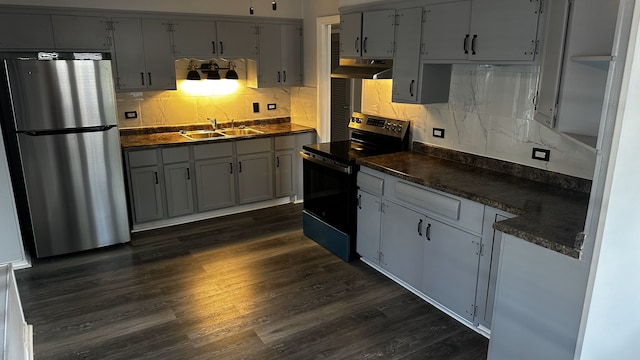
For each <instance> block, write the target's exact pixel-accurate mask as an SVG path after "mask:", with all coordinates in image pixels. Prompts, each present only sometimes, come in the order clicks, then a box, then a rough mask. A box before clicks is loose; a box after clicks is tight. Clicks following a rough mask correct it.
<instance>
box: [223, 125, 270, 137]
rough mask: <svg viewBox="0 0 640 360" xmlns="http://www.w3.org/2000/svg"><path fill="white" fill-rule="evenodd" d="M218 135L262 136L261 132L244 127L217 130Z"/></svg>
mask: <svg viewBox="0 0 640 360" xmlns="http://www.w3.org/2000/svg"><path fill="white" fill-rule="evenodd" d="M218 132H219V133H222V134H225V135H227V136H241V135H255V134H263V132H262V131H260V130H256V129H252V128H248V127H244V128H231V129H221V130H218Z"/></svg>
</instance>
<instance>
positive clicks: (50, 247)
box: [18, 128, 130, 257]
mask: <svg viewBox="0 0 640 360" xmlns="http://www.w3.org/2000/svg"><path fill="white" fill-rule="evenodd" d="M18 141H19V145H20V153H21V157H22V164H23V171H24V175H25V183H26V184H25V185H26V188H27V198H28V202H29V209H30V212H31V222H32V226H33V233H34V239H35V247H36V255H37V256H38V257H44V256H52V255H59V254H64V253H70V252H75V251H80V250H86V249H91V248H96V247H101V246H106V245H111V244H115V243H123V242H127V241H129V239H130V234H129V223H128V216H127V205H126V200H125V187H124V178H123V172H122V160H121V156H120V140H119V133H118V129H117V128H112V129H110V130H107V131H96V132H84V133H67V134H55V135H43V136H33V135H29V134H26V133H22V134H18Z"/></svg>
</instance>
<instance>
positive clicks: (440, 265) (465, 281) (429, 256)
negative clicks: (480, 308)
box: [422, 218, 480, 321]
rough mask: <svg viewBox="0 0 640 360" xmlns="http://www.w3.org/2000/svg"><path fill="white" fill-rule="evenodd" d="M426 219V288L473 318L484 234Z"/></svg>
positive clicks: (426, 290) (430, 294)
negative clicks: (477, 234) (476, 233)
mask: <svg viewBox="0 0 640 360" xmlns="http://www.w3.org/2000/svg"><path fill="white" fill-rule="evenodd" d="M426 221H427V224H426V230H425V234H424V235H425V236H424V237H423V239H425V240H426V241H424V247H423V251H424V264H423V266H424V267H423V274H422V291H423V292H424V293H425V294H426V295H427V296H429V297H430V298H432V299H434V300H436V301H437V302H439V303H440V304H442V305H444V306H445V307H447V308H448V309H450V310H451V311H453V312H455V313H456V314H458V315H460V316H462V317H464V318H465V319H467V320H469V321H472V320H473V315H474V306H475V294H476V283H477V278H478V261H479V255H480V254H479V250H480V238H479V237H477V236H474V235H471V234H469V233H466V232H464V231H461V230H458V229H456V228H454V227H451V226H449V225H445V224H443V223H441V222H439V221H436V220H433V219H431V218H427V219H426Z"/></svg>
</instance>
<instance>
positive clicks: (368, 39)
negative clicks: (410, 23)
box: [362, 10, 396, 59]
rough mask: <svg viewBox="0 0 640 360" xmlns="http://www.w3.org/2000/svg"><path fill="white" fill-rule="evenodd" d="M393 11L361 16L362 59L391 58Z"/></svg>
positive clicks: (370, 12)
mask: <svg viewBox="0 0 640 360" xmlns="http://www.w3.org/2000/svg"><path fill="white" fill-rule="evenodd" d="M395 15H396V12H395V10H380V11H367V12H365V13H363V14H362V57H365V58H386V59H388V58H391V57H393V40H394V34H395V33H394V30H395V25H396V21H395Z"/></svg>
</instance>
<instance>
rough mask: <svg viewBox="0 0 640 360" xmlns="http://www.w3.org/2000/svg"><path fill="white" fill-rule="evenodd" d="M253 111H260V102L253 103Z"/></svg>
mask: <svg viewBox="0 0 640 360" xmlns="http://www.w3.org/2000/svg"><path fill="white" fill-rule="evenodd" d="M253 112H254V113H257V112H260V103H257V102H254V103H253Z"/></svg>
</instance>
